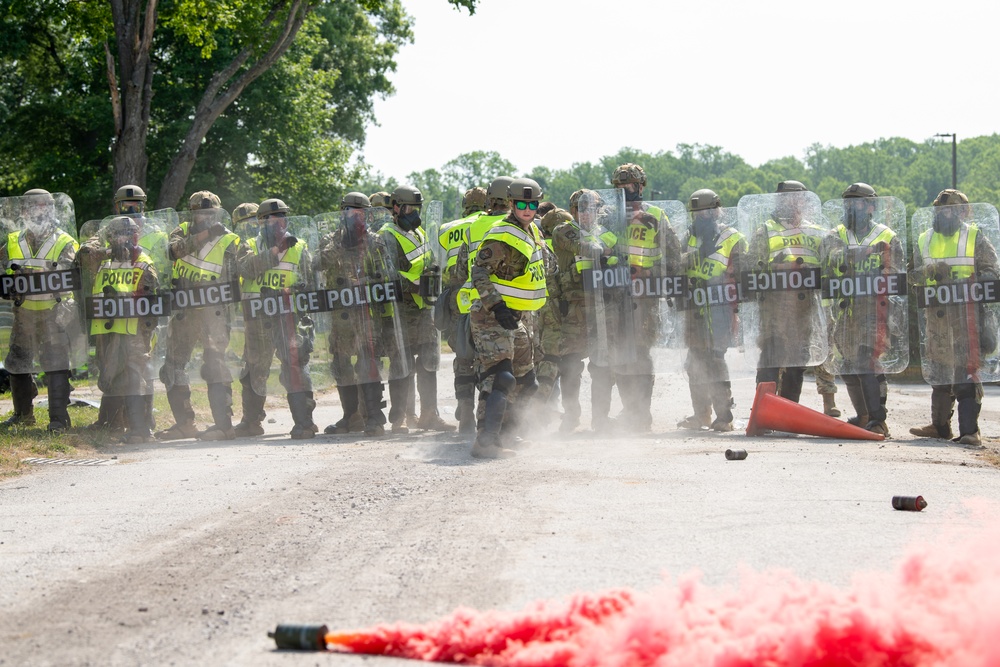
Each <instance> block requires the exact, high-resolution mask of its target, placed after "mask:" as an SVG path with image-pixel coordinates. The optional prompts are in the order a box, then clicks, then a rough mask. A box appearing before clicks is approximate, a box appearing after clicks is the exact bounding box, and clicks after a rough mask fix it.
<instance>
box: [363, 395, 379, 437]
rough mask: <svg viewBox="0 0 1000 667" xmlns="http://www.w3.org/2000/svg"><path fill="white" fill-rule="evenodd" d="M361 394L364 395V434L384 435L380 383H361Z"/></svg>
mask: <svg viewBox="0 0 1000 667" xmlns="http://www.w3.org/2000/svg"><path fill="white" fill-rule="evenodd" d="M361 395H362V396H363V397H364V408H365V415H366V416H365V435H367V436H370V437H378V436H382V435H385V414H383V412H382V408H383V407H385V403H384V402H383V401H382V383H381V382H366V383H365V384H363V385H361Z"/></svg>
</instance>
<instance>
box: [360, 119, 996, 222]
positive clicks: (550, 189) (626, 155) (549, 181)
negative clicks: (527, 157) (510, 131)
mask: <svg viewBox="0 0 1000 667" xmlns="http://www.w3.org/2000/svg"><path fill="white" fill-rule="evenodd" d="M951 148H952V146H951V142H950V141H941V140H939V139H929V140H927V141H925V142H922V143H918V142H915V141H910V140H909V139H902V138H898V137H893V138H890V139H880V140H878V141H874V142H870V143H864V144H859V145H857V146H848V147H847V148H835V147H833V146H822V145H820V144H813V145H812V146H810V147H809V148H808V149H807V150H806V153H805V159H804V160H800V159H798V158H796V157H792V156H789V157H784V158H780V159H777V160H771V161H769V162H766V163H764V164H762V165H760V166H759V167H753V166H751V165H749V164H747V162H746V161H745V160H744V159H743V158H741V157H739V156H738V155H734V154H733V153H729V152H727V151H726V150H724V149H723V148H721V147H718V146H706V145H701V144H681V145H679V146H677V148H676V149H675V150H673V151H663V152H659V153H646V152H644V151H641V150H637V149H632V148H623V149H621V150H620V151H618V152H617V153H616V154H614V155H607V156H604V157H602V158H600V159H598V160H597V161H596V162H581V163H577V164H574V165H572V166H571V167H570V168H568V169H551V168H549V167H544V166H538V167H535V168H533V169H531V170H530V171H527V172H524V171H521V170H518V169H516V168H515V166H514V165H513V164H512V163H511V162H509V161H508V160H506V159H504V158H503V157H502V156H501V155H500V154H499V153H497V152H492V151H476V152H472V153H465V154H463V155H460V156H458V157H457V158H455V159H454V160H451V161H450V162H448V163H447V164H445V165H443V166H442V167H441V168H440V169H426V170H424V171H421V172H414V173H411V174H409V176H408V177H407V182H409V183H411V184H413V185H415V186H417V187H419V188H420V189H421V191H422V192H423V193H424V196H425V197H428V198H431V199H439V200H441V201H443V202H444V204H445V216H446V218H449V219H451V218H457V217H458V216H459V201H460V200H461V196H462V193H463V192H465V190H467V189H468V188H470V187H472V186H475V185H481V186H484V187H485V186H486V185H489V182H490V181H491V180H492V178H493V177H494V176H498V175H502V174H507V175H510V176H515V177H517V176H528V177H530V178H533V179H535V180H536V181H538V183H539V184H540V185H541V186H542V189H543V190H544V191H545V193H546V199H549V200H551V201H554V202H556V203H557V204H559V205H561V206H565V205H566V204H567V202H568V201H569V196H570V194H572V193H573V192H574V191H575V190H578V189H580V188H594V189H596V188H609V187H611V180H610V179H611V173H612V172H613V171H614V169H615V167H617V166H618V165H620V164H622V163H625V162H635V163H637V164H639V165H642V167H643V168H644V169H645V170H646V175H647V178H648V184H647V186H646V192H645V197H646V199H648V200H653V199H678V200H681V201H685V200H686V199H687V197H688V196H690V194H691V193H692V192H694V191H695V190H698V189H700V188H711V189H712V190H715V191H716V192H717V193H718V194H719V196H720V197H721V198H722V202H723V205H725V206H735V205H736V202H737V201H739V198H740V197H742V196H743V195H747V194H756V193H761V192H773V191H774V188H775V186H776V185H777V184H778V182H780V181H783V180H788V179H794V180H798V181H802V182H803V183H805V184H806V186H808V187H809V188H810V189H811V190H813V191H814V192H816V193H817V194H818V195H819V197H820V199H822V200H823V201H826V200H828V199H837V198H839V197H840V195H841V193H842V192H843V191H844V189H845V188H846V187H847V186H848V185H850V184H851V183H854V182H856V181H863V182H865V183H868V184H870V185H872V186H874V188H875V189H876V191H877V192H878V193H879V194H880V195H892V196H894V197H898V198H900V199H901V200H903V201H904V202H905V203H906V207H907V212H908V214H912V213H913V211H914V209H916V208H919V207H923V206H929V205H930V203H931V202H932V201H933V200H934V197H935V196H936V195H937V194H938V193H939V192H940V191H941V190H943V189H944V188H948V187H951V179H952V160H951ZM957 155H958V159H957V164H958V188H959V189H960V190H962V191H963V192H965V193H966V194H967V195H968V196H969V199H970V200H971V201H976V202H987V203H991V204H994V205H996V206H1000V135H997V134H994V135H990V136H983V137H974V138H969V139H963V140H961V141H959V143H958V150H957ZM396 184H397V183H396V182H395V181H393V180H391V179H390V180H389V181H388V182H380V178H379V176H378V175H377V174H376V175H375V176H374V177H369V178H368V179H366V181H365V182H364V183H363V184H362V186H361V189H363V190H365V192H374V191H376V190H380V189H387V190H391V189H392V187H393V186H395V185H396Z"/></svg>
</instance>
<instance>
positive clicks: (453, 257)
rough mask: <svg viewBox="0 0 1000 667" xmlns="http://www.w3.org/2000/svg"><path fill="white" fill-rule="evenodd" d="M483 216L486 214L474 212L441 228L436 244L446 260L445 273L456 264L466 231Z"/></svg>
mask: <svg viewBox="0 0 1000 667" xmlns="http://www.w3.org/2000/svg"><path fill="white" fill-rule="evenodd" d="M484 215H486V213H484V212H483V211H476V212H475V213H473V214H471V215H468V216H466V217H464V218H461V219H459V220H453V221H451V222H449V223H447V224H445V225H442V226H441V231H440V233H438V243H439V244H440V246H441V247H442V248H444V251H445V255H447V258H448V259H447V262H446V264H445V267H444V268H445V271H446V272H447V271H450V270H451V269H452V268H454V267H455V265H456V264H458V255H459V253H460V252H461V251H462V244H463V243H464V242H465V236H466V229H468V227H469V225H471V224H472V223H473V222H475V221H476V220H478V219H479V218H481V217H483V216H484Z"/></svg>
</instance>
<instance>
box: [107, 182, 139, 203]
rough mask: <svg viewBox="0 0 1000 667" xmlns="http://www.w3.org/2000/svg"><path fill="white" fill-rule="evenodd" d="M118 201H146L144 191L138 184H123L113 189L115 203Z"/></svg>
mask: <svg viewBox="0 0 1000 667" xmlns="http://www.w3.org/2000/svg"><path fill="white" fill-rule="evenodd" d="M120 201H141V202H145V201H146V193H145V192H143V190H142V188H140V187H139V186H138V185H123V186H121V187H120V188H118V190H116V191H115V203H116V204H117V203H118V202H120Z"/></svg>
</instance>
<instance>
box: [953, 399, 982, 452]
mask: <svg viewBox="0 0 1000 667" xmlns="http://www.w3.org/2000/svg"><path fill="white" fill-rule="evenodd" d="M981 407H982V406H981V405H980V404H979V400H977V399H976V397H974V396H966V397H963V398H961V399H960V400H959V401H958V436H959V437H958V438H956V439H955V442H957V443H959V444H960V445H965V446H966V447H969V448H970V449H980V448H982V446H983V442H982V438H980V436H979V411H980V409H981Z"/></svg>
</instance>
